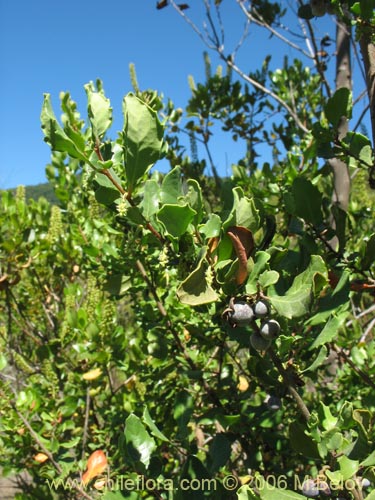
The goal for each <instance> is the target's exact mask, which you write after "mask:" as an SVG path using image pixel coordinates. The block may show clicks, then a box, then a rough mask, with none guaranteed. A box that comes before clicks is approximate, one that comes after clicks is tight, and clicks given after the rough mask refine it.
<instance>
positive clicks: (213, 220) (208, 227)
mask: <svg viewBox="0 0 375 500" xmlns="http://www.w3.org/2000/svg"><path fill="white" fill-rule="evenodd" d="M199 230H200V232H201V233H203V234H204V235H205V236H206V238H217V237H218V236H219V235H220V232H221V219H220V217H219V216H218V215H216V214H210V215H209V218H208V220H207V222H206V223H205V224H203V225H202V226H200V228H199Z"/></svg>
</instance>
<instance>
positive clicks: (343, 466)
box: [337, 455, 359, 481]
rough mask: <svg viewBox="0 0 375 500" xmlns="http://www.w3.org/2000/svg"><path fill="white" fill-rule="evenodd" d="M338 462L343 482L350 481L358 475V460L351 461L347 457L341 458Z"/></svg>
mask: <svg viewBox="0 0 375 500" xmlns="http://www.w3.org/2000/svg"><path fill="white" fill-rule="evenodd" d="M337 462H338V464H339V466H340V472H341V474H342V478H343V481H346V480H347V479H350V478H351V477H353V476H354V474H356V473H357V471H358V469H359V461H358V460H350V458H348V457H346V456H345V455H344V456H342V457H339V458H338V459H337Z"/></svg>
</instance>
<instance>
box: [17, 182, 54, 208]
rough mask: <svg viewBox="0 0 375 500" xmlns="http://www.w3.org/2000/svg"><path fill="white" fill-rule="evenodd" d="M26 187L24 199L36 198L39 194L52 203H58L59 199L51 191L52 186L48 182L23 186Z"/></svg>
mask: <svg viewBox="0 0 375 500" xmlns="http://www.w3.org/2000/svg"><path fill="white" fill-rule="evenodd" d="M25 189H26V199H27V200H30V199H33V200H38V198H40V197H41V196H42V197H43V198H46V200H47V201H49V202H50V203H51V204H53V205H58V204H59V200H58V199H57V198H56V196H55V193H54V191H53V187H52V185H51V184H50V183H49V182H44V183H42V184H36V185H35V186H25ZM15 190H16V188H11V189H9V191H13V192H14V191H15Z"/></svg>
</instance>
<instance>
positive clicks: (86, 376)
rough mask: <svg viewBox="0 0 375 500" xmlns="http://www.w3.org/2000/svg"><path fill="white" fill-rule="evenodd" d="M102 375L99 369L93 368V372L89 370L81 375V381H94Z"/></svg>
mask: <svg viewBox="0 0 375 500" xmlns="http://www.w3.org/2000/svg"><path fill="white" fill-rule="evenodd" d="M101 374H102V370H101V369H100V368H94V370H90V371H89V372H86V373H84V374H83V375H82V378H83V380H95V379H96V378H98V377H100V375H101Z"/></svg>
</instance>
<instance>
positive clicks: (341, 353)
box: [332, 344, 375, 389]
mask: <svg viewBox="0 0 375 500" xmlns="http://www.w3.org/2000/svg"><path fill="white" fill-rule="evenodd" d="M332 349H333V350H334V351H335V352H337V354H338V355H339V356H341V357H342V358H343V359H344V361H345V362H346V363H348V365H349V366H350V367H351V368H352V369H353V370H354V371H355V372H356V373H357V375H358V376H359V377H360V378H361V379H362V380H363V381H364V382H366V383H367V384H368V385H369V386H370V387H372V388H373V389H375V382H374V381H373V380H371V378H370V377H369V376H368V375H367V373H365V372H364V371H362V370H361V369H360V368H358V366H357V365H356V364H355V363H353V361H352V360H351V359H350V358H349V356H348V355H347V354H346V352H345V351H344V349H342V348H341V347H338V346H337V345H336V344H332Z"/></svg>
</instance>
